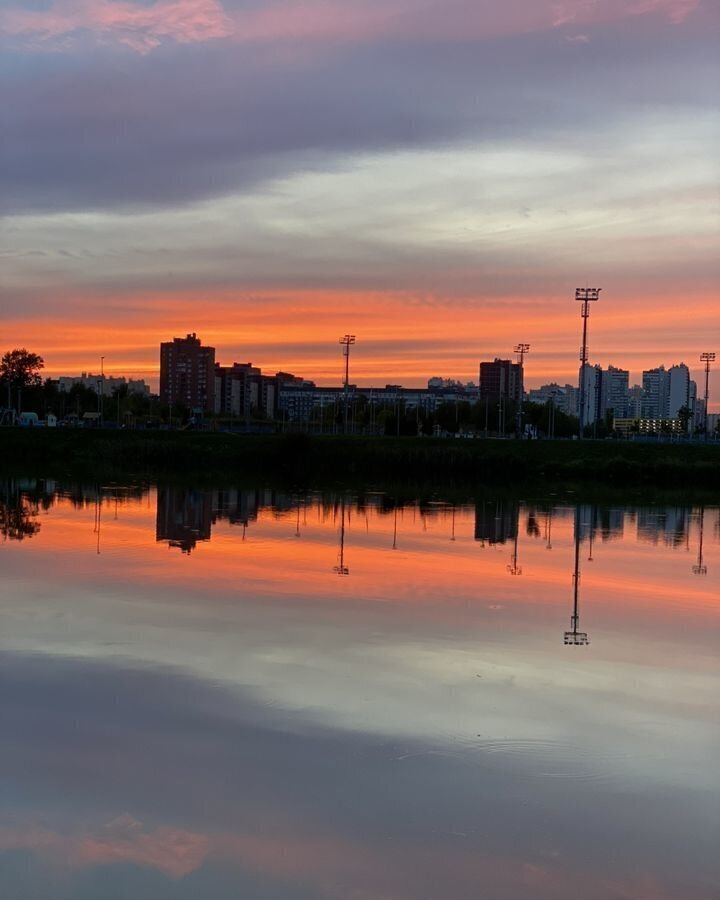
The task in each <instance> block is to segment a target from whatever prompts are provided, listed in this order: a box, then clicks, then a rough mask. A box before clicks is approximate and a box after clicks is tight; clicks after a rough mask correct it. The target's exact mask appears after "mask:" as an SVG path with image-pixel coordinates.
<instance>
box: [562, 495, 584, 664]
mask: <svg viewBox="0 0 720 900" xmlns="http://www.w3.org/2000/svg"><path fill="white" fill-rule="evenodd" d="M581 510H582V507H578V508H577V509H576V510H575V569H574V571H573V612H572V616H571V617H570V631H566V632H565V644H566V645H567V646H572V647H582V646H586V645H587V644H589V643H590V639H589V638H588V636H587V632H585V631H580V630H579V626H580V609H579V600H580V596H579V595H580V541H581V534H582V528H581V516H582V512H581Z"/></svg>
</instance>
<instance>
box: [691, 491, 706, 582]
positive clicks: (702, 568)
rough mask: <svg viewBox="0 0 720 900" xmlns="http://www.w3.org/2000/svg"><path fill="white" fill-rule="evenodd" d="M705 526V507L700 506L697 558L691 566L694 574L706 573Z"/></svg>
mask: <svg viewBox="0 0 720 900" xmlns="http://www.w3.org/2000/svg"><path fill="white" fill-rule="evenodd" d="M704 526H705V507H704V506H701V507H700V543H699V546H698V558H697V562H696V563H695V565H694V566H693V567H692V570H693V572H694V573H695V575H707V566H706V565H705V564H704V562H703V529H704Z"/></svg>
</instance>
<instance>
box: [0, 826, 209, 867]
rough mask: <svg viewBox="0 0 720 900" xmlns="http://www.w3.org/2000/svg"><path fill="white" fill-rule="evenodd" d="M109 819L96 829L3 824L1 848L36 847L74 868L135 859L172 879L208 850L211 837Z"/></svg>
mask: <svg viewBox="0 0 720 900" xmlns="http://www.w3.org/2000/svg"><path fill="white" fill-rule="evenodd" d="M133 823H134V824H133V826H132V827H129V826H128V824H127V823H124V824H123V823H118V822H117V821H113V822H109V823H108V824H107V825H106V826H104V827H102V828H100V829H99V830H98V831H97V832H94V833H90V834H83V835H68V834H61V833H59V832H57V831H51V830H49V829H47V828H45V829H43V828H39V827H32V826H22V825H21V826H19V827H15V828H13V827H9V826H6V825H5V826H0V852H4V851H7V850H33V851H35V852H39V853H42V854H45V855H48V856H49V857H51V858H53V859H54V860H56V861H58V862H61V863H62V864H63V865H65V866H68V867H69V868H71V869H74V868H86V867H90V866H100V865H102V866H109V865H113V864H115V863H133V864H135V865H140V866H150V867H152V868H154V869H157V870H158V871H159V872H162V873H164V874H165V875H169V876H171V877H173V878H182V877H183V876H184V875H187V874H188V873H189V872H192V871H194V870H195V869H197V868H198V867H199V866H200V865H201V864H202V862H203V860H204V859H205V857H206V855H207V846H208V842H207V838H206V837H204V836H203V835H199V834H193V833H190V832H184V831H176V830H173V829H169V828H156V829H153V830H152V831H146V830H145V829H144V827H143V825H142V823H141V822H138V821H137V820H133Z"/></svg>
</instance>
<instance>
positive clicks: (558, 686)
mask: <svg viewBox="0 0 720 900" xmlns="http://www.w3.org/2000/svg"><path fill="white" fill-rule="evenodd" d="M1 497H2V503H0V530H1V532H2V533H1V534H0V575H1V578H2V581H1V582H0V584H1V588H0V590H1V594H0V622H1V627H0V723H1V724H2V728H1V729H0V786H1V790H0V885H2V890H1V891H0V893H1V895H2V896H3V897H7V898H8V900H30V898H32V900H130V898H132V900H171V898H172V900H190V898H193V900H195V898H204V900H231V898H232V900H238V898H242V900H271V898H272V900H336V898H337V900H479V898H482V900H526V898H527V900H580V898H583V900H718V897H720V853H718V850H720V765H719V762H718V759H719V751H720V661H719V659H718V650H719V648H720V640H719V639H720V510H719V509H718V506H713V505H706V506H699V505H694V506H682V505H655V506H644V505H642V504H640V503H632V502H630V503H627V504H622V503H617V502H613V503H606V504H602V503H600V504H594V505H593V504H578V503H576V502H575V501H574V498H573V495H572V494H564V493H560V492H559V493H558V494H557V495H548V496H546V497H544V498H542V499H540V500H534V501H533V502H530V501H529V500H528V501H524V500H520V501H516V500H510V499H507V498H497V497H493V496H490V495H487V496H481V497H474V498H472V499H469V498H468V502H466V503H458V502H455V503H453V504H450V503H448V502H447V500H446V498H443V497H442V496H438V497H436V498H432V499H425V500H423V501H413V502H406V503H400V502H399V501H398V502H396V501H395V500H394V499H393V498H392V497H391V496H389V495H387V494H383V493H379V492H377V493H373V492H368V493H366V494H364V495H363V496H358V495H353V494H339V493H338V494H335V495H328V494H325V495H320V494H317V495H314V494H313V495H305V494H303V495H291V494H281V493H277V492H273V491H271V490H264V489H256V490H239V489H218V490H208V489H204V488H203V489H189V488H178V487H173V488H170V487H154V486H151V487H135V488H128V487H121V486H117V485H101V486H96V487H92V488H89V487H83V486H79V485H61V484H55V483H53V482H46V481H36V480H26V481H18V480H14V481H6V482H5V483H4V484H3V489H2V494H1Z"/></svg>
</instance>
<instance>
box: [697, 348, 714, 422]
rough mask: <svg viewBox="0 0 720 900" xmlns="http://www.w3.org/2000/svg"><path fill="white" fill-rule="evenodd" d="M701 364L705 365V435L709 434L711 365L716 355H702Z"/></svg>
mask: <svg viewBox="0 0 720 900" xmlns="http://www.w3.org/2000/svg"><path fill="white" fill-rule="evenodd" d="M700 362H704V363H705V412H704V413H703V433H704V435H705V437H706V438H707V433H708V400H709V396H710V363H711V362H715V354H714V353H701V354H700Z"/></svg>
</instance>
